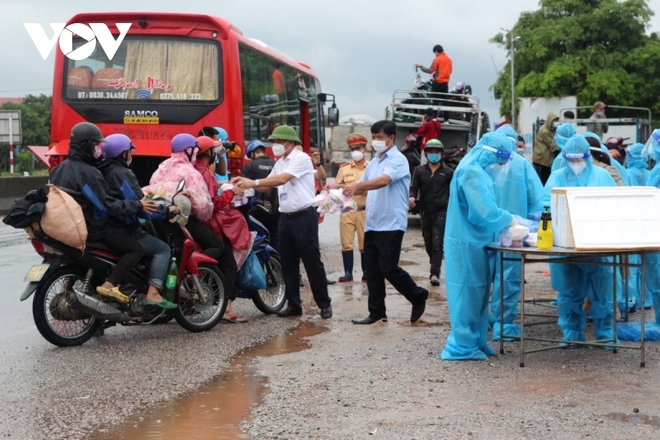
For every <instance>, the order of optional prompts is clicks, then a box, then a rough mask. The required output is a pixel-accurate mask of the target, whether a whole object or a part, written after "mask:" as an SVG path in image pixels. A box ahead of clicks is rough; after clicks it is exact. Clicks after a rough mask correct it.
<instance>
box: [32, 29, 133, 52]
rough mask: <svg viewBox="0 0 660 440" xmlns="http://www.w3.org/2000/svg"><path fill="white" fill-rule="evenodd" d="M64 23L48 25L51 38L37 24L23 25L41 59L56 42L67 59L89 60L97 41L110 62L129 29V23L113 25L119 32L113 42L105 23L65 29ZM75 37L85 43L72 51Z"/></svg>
mask: <svg viewBox="0 0 660 440" xmlns="http://www.w3.org/2000/svg"><path fill="white" fill-rule="evenodd" d="M65 24H66V23H50V27H51V28H52V29H53V37H52V38H50V39H49V38H48V36H47V35H46V31H44V28H43V27H41V25H40V24H39V23H23V26H25V29H27V31H28V34H30V38H32V42H33V43H34V45H35V46H36V47H37V50H38V51H39V53H40V54H41V57H42V58H43V59H44V60H45V59H46V58H48V55H50V53H51V52H52V51H53V46H55V42H56V41H57V40H58V37H59V42H60V50H61V51H62V53H63V54H64V55H65V56H66V57H67V58H69V59H72V60H76V61H80V60H84V59H86V58H89V56H90V55H92V54H93V53H94V50H96V41H97V40H98V42H99V44H100V45H101V48H102V49H103V51H104V52H105V54H106V55H107V56H108V60H112V58H113V57H114V56H115V53H117V49H119V46H120V45H121V43H122V41H124V37H126V34H127V33H128V29H129V28H130V27H131V23H115V26H117V29H118V30H119V36H118V37H117V39H116V40H115V39H114V37H113V36H112V33H110V29H108V26H107V25H106V24H105V23H90V24H89V26H87V25H86V24H82V23H71V24H70V25H68V26H67V27H66V28H65V27H64V26H65ZM74 35H77V36H79V37H81V38H83V39H85V40H86V41H87V43H85V44H83V45H82V46H80V47H79V48H77V49H76V50H73V36H74Z"/></svg>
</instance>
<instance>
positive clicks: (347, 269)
mask: <svg viewBox="0 0 660 440" xmlns="http://www.w3.org/2000/svg"><path fill="white" fill-rule="evenodd" d="M341 259H342V260H344V276H343V277H339V282H340V283H350V282H352V281H353V251H342V253H341Z"/></svg>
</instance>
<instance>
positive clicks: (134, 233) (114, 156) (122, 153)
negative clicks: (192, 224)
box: [98, 133, 177, 309]
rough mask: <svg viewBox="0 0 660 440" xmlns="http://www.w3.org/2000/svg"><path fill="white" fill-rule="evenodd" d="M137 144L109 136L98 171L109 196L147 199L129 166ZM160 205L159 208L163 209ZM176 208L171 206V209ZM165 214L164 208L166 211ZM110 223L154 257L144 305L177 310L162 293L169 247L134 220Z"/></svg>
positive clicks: (153, 217)
mask: <svg viewBox="0 0 660 440" xmlns="http://www.w3.org/2000/svg"><path fill="white" fill-rule="evenodd" d="M134 149H135V145H133V142H131V140H130V139H129V137H128V136H126V135H124V134H120V133H116V134H111V135H110V136H108V137H107V143H104V144H103V155H104V156H105V159H104V160H103V162H101V164H100V165H99V167H98V168H99V170H100V171H101V173H103V177H104V178H105V181H106V182H107V184H108V187H109V188H110V194H111V195H112V196H113V197H115V198H117V199H120V200H140V199H142V198H144V193H143V192H142V188H140V185H139V184H138V181H137V177H135V174H133V171H131V170H130V169H129V168H128V166H129V165H130V164H131V160H132V159H133V151H132V150H134ZM160 206H161V205H159V207H160ZM174 209H176V208H175V207H174V206H170V208H169V210H170V211H172V210H174ZM163 211H164V209H163ZM138 216H139V217H142V218H146V219H150V220H164V219H165V216H164V213H157V214H147V213H145V212H144V211H143V212H141V213H139V214H138ZM111 223H112V225H113V226H114V227H116V228H117V229H119V230H123V231H124V232H125V233H126V234H127V235H129V236H130V237H131V238H132V239H134V240H135V241H137V242H138V243H140V245H141V246H142V249H143V252H144V255H145V256H146V257H150V258H151V264H150V267H149V288H148V289H147V296H146V297H145V299H144V304H145V305H154V306H158V307H161V308H164V309H175V308H176V307H177V306H176V304H174V303H173V302H171V301H168V300H165V299H163V297H162V296H161V292H162V291H163V287H164V280H165V276H166V275H167V266H168V263H169V260H170V247H169V246H168V245H167V243H165V242H163V241H162V240H159V239H158V238H156V237H154V236H153V235H149V234H147V233H146V232H145V231H144V230H142V228H140V222H139V220H138V219H137V218H136V217H135V216H132V217H128V218H124V217H121V218H119V217H116V216H113V217H112V219H111Z"/></svg>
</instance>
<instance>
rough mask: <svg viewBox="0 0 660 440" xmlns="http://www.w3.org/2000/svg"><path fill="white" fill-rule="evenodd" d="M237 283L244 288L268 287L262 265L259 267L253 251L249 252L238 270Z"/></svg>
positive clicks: (258, 288) (259, 264) (257, 288)
mask: <svg viewBox="0 0 660 440" xmlns="http://www.w3.org/2000/svg"><path fill="white" fill-rule="evenodd" d="M238 283H239V284H240V285H241V287H243V288H244V289H250V290H260V289H265V288H266V287H268V284H267V283H266V274H265V272H264V269H263V267H261V263H260V262H259V258H258V257H257V254H255V253H254V252H250V255H248V257H247V260H245V263H243V266H242V267H241V270H239V271H238Z"/></svg>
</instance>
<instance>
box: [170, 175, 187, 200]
mask: <svg viewBox="0 0 660 440" xmlns="http://www.w3.org/2000/svg"><path fill="white" fill-rule="evenodd" d="M184 186H186V180H185V179H181V180H180V181H179V183H178V184H177V186H176V189H175V190H174V195H173V196H172V205H174V204H175V203H174V197H176V196H177V194H179V193H180V192H181V191H183V187H184Z"/></svg>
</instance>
